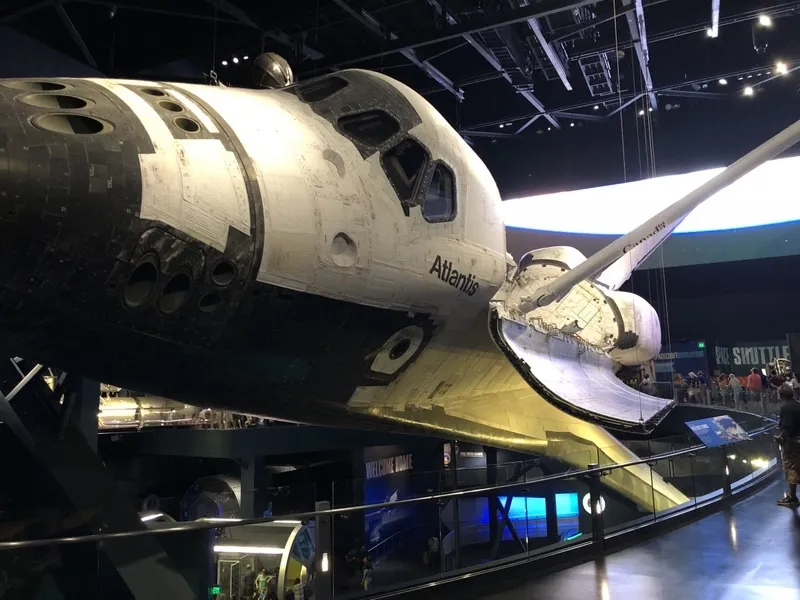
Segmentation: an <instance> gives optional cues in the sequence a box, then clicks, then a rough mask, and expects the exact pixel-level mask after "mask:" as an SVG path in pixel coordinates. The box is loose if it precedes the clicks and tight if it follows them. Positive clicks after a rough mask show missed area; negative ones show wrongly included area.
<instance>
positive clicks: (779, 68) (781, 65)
mask: <svg viewBox="0 0 800 600" xmlns="http://www.w3.org/2000/svg"><path fill="white" fill-rule="evenodd" d="M787 71H789V67H787V66H786V63H785V62H783V61H778V63H777V64H776V65H775V72H776V73H778V74H779V75H783V74H785V73H786V72H787Z"/></svg>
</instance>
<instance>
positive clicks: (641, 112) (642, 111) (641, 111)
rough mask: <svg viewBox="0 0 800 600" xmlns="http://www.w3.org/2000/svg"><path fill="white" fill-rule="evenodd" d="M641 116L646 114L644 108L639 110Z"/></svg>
mask: <svg viewBox="0 0 800 600" xmlns="http://www.w3.org/2000/svg"><path fill="white" fill-rule="evenodd" d="M639 116H640V117H643V116H644V109H642V110H640V111H639Z"/></svg>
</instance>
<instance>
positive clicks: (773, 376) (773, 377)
mask: <svg viewBox="0 0 800 600" xmlns="http://www.w3.org/2000/svg"><path fill="white" fill-rule="evenodd" d="M784 383H786V380H785V379H784V378H783V377H781V376H780V375H778V374H777V373H776V372H775V371H771V372H770V374H769V387H770V388H772V389H773V390H777V389H778V388H779V387H781V386H782V385H783V384H784Z"/></svg>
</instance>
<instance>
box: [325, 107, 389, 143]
mask: <svg viewBox="0 0 800 600" xmlns="http://www.w3.org/2000/svg"><path fill="white" fill-rule="evenodd" d="M337 124H338V126H339V129H341V130H342V131H344V132H345V133H346V134H347V135H348V136H349V137H351V138H353V139H354V140H356V141H357V142H361V143H362V144H366V145H368V146H380V145H381V144H383V143H384V142H386V141H387V140H388V139H389V138H391V137H392V136H393V135H394V134H396V133H397V132H398V131H400V123H398V122H397V120H396V119H395V118H394V117H392V116H391V115H390V114H389V113H387V112H384V111H382V110H368V111H365V112H361V113H357V114H354V115H347V116H344V117H339V120H338V121H337Z"/></svg>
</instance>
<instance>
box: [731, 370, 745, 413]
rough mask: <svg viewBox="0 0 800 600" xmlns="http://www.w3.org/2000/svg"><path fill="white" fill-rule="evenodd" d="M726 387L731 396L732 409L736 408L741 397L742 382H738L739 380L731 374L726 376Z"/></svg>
mask: <svg viewBox="0 0 800 600" xmlns="http://www.w3.org/2000/svg"><path fill="white" fill-rule="evenodd" d="M728 387H729V388H730V390H731V395H732V396H733V407H734V408H736V406H737V405H738V404H739V400H740V399H741V397H742V382H741V381H739V378H738V377H737V376H736V375H734V374H733V373H731V374H730V375H729V376H728ZM744 406H745V408H747V398H746V397H745V399H744Z"/></svg>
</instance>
